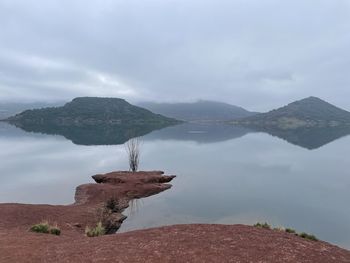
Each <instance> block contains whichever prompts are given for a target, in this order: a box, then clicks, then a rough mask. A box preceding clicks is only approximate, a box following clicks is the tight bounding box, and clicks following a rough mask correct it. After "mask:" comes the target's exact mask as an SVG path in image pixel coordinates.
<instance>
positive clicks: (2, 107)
mask: <svg viewBox="0 0 350 263" xmlns="http://www.w3.org/2000/svg"><path fill="white" fill-rule="evenodd" d="M63 104H64V103H63V102H61V103H60V102H57V103H45V102H33V103H29V102H28V103H19V102H0V120H2V119H6V118H8V117H10V116H13V115H16V114H18V113H21V112H23V111H25V110H30V109H38V108H46V107H58V106H61V105H63Z"/></svg>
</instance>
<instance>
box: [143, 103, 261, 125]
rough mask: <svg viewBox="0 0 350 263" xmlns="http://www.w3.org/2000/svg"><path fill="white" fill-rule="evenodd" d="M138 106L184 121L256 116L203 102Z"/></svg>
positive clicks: (144, 104)
mask: <svg viewBox="0 0 350 263" xmlns="http://www.w3.org/2000/svg"><path fill="white" fill-rule="evenodd" d="M139 106H141V107H144V108H146V109H149V110H150V111H152V112H155V113H158V114H162V115H164V116H167V117H170V118H175V119H179V120H184V121H224V120H233V119H239V118H244V117H248V116H252V115H255V114H256V113H255V112H250V111H247V110H245V109H243V108H241V107H237V106H234V105H231V104H227V103H223V102H216V101H204V100H200V101H197V102H194V103H154V102H142V103H140V104H139Z"/></svg>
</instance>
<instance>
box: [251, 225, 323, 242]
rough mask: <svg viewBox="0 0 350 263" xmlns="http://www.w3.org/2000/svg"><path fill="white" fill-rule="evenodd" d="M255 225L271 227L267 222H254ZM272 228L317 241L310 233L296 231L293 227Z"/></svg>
mask: <svg viewBox="0 0 350 263" xmlns="http://www.w3.org/2000/svg"><path fill="white" fill-rule="evenodd" d="M254 226H255V227H259V228H265V229H271V226H270V225H269V224H268V223H266V222H265V223H259V222H258V223H256V224H255V225H254ZM273 230H276V231H285V232H286V233H290V234H294V235H296V236H299V237H301V238H305V239H308V240H312V241H318V239H317V237H315V236H314V235H310V234H307V233H305V232H302V233H297V232H296V231H295V230H294V229H292V228H286V229H284V228H282V227H275V228H274V229H273Z"/></svg>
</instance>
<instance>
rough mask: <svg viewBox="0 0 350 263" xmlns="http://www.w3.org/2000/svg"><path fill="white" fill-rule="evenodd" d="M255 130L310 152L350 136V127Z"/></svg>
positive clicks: (264, 128) (266, 128)
mask: <svg viewBox="0 0 350 263" xmlns="http://www.w3.org/2000/svg"><path fill="white" fill-rule="evenodd" d="M254 129H255V130H256V131H260V132H265V133H268V134H270V135H272V136H275V137H278V138H281V139H283V140H285V141H287V142H289V143H291V144H294V145H298V146H300V147H303V148H306V149H309V150H314V149H317V148H320V147H322V146H324V145H326V144H328V143H330V142H333V141H335V140H337V139H339V138H342V137H344V136H346V135H349V134H350V126H334V127H331V126H330V127H305V128H296V129H280V128H274V127H271V126H270V127H259V128H257V127H255V128H254Z"/></svg>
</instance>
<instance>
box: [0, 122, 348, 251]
mask: <svg viewBox="0 0 350 263" xmlns="http://www.w3.org/2000/svg"><path fill="white" fill-rule="evenodd" d="M270 133H271V134H273V135H274V136H271V135H269V134H267V133H265V132H254V131H250V130H247V129H243V128H235V127H231V126H221V125H212V126H208V125H194V124H185V125H180V126H175V127H170V128H165V129H162V130H157V131H153V132H151V133H149V134H147V135H145V136H144V137H142V153H141V154H142V156H141V164H140V166H141V167H140V168H141V169H142V170H154V169H161V170H164V171H165V172H166V173H167V174H175V175H177V178H176V179H175V180H174V181H173V183H172V184H173V187H172V189H170V190H168V191H166V192H163V193H161V194H159V195H156V196H153V197H149V198H145V199H141V200H137V201H133V202H132V204H131V206H130V208H129V209H127V210H126V211H125V212H126V214H127V215H128V216H129V217H128V219H127V220H126V221H125V223H124V224H123V226H122V228H121V230H120V231H127V230H133V229H140V228H146V227H147V228H148V227H154V226H161V225H167V224H180V223H199V222H200V223H222V224H236V223H244V224H253V223H255V222H257V221H267V222H269V223H270V224H272V225H274V226H286V227H292V228H295V229H297V230H298V231H300V232H301V231H305V232H309V233H313V234H315V235H316V236H317V237H319V238H320V239H323V240H326V241H329V242H332V243H335V244H338V245H340V246H342V247H346V248H350V208H349V201H350V191H349V189H350V172H349V170H350V169H349V166H350V162H349V158H350V157H349V156H350V136H345V135H346V134H348V132H347V131H344V130H341V131H339V130H334V131H333V130H323V131H320V130H318V131H313V130H305V131H298V132H295V133H294V134H290V133H286V132H280V131H279V132H271V131H270ZM66 137H67V136H66ZM0 148H1V152H0V160H1V166H0V176H1V184H0V202H1V203H6V202H21V203H49V204H70V203H73V202H74V192H75V187H76V186H78V185H80V184H83V183H88V182H92V179H91V177H90V176H91V175H94V174H96V173H105V172H110V171H114V170H125V169H127V168H128V167H127V159H126V157H127V156H126V153H125V148H124V146H123V145H104V146H98V145H95V146H84V145H76V144H74V143H72V141H70V140H68V139H66V138H64V137H63V136H59V135H44V134H39V133H27V132H24V131H22V130H20V129H17V128H15V127H13V126H9V125H7V124H4V123H0ZM0 216H1V215H0Z"/></svg>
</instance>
